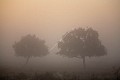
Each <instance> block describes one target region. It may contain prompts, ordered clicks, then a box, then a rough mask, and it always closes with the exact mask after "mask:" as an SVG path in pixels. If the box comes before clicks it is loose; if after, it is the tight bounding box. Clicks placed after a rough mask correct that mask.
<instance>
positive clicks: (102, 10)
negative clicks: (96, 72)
mask: <svg viewBox="0 0 120 80" xmlns="http://www.w3.org/2000/svg"><path fill="white" fill-rule="evenodd" d="M0 5H1V6H0V12H1V14H0V17H1V18H0V20H1V23H0V24H1V26H0V31H1V32H0V34H1V35H0V37H1V45H2V48H1V49H2V50H3V52H2V53H1V55H2V58H1V59H2V61H3V62H4V63H3V62H2V64H4V65H14V64H15V63H16V64H24V61H25V59H24V58H17V57H15V53H14V50H13V48H12V45H13V44H14V43H15V41H19V40H20V39H21V37H22V36H24V35H27V34H35V35H36V36H37V37H39V38H40V39H44V40H45V41H46V44H47V45H48V46H49V48H51V47H52V46H54V44H56V43H57V41H59V40H60V39H61V36H62V35H63V34H65V33H66V32H69V31H70V30H72V29H73V28H76V27H83V28H86V27H92V28H93V29H95V30H97V31H98V32H99V37H100V40H101V41H102V43H103V44H104V45H105V47H106V48H107V51H108V55H106V56H104V57H100V58H90V59H89V58H87V64H88V65H93V66H95V65H96V64H99V65H100V66H102V65H103V64H106V63H107V64H106V65H110V64H117V63H118V62H119V60H120V59H119V57H120V54H119V52H120V50H119V47H120V36H119V34H120V1H119V0H1V1H0ZM52 53H53V54H49V55H48V56H47V57H45V58H44V59H43V58H42V60H43V61H42V60H41V58H32V59H31V66H32V65H33V64H34V65H37V67H39V66H41V65H40V64H42V65H43V66H44V67H45V66H51V67H53V65H52V64H54V67H55V68H56V67H59V66H60V65H64V67H65V66H70V65H71V68H73V67H75V66H73V64H74V65H76V67H78V63H79V65H81V64H82V60H81V59H69V58H63V57H61V56H57V55H56V54H54V51H53V52H52ZM44 61H46V63H47V64H44V63H45V62H44ZM80 61H81V62H80ZM43 62H44V63H43ZM55 64H56V66H55ZM17 66H18V65H17ZM93 66H92V67H93ZM60 68H62V66H61V67H60Z"/></svg>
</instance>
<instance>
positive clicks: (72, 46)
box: [58, 28, 107, 68]
mask: <svg viewBox="0 0 120 80" xmlns="http://www.w3.org/2000/svg"><path fill="white" fill-rule="evenodd" d="M58 48H59V49H60V51H59V52H58V54H60V55H64V56H67V57H77V58H82V59H83V65H84V68H85V67H86V65H85V57H87V56H88V57H94V56H95V57H96V56H104V55H105V54H106V53H107V52H106V49H105V47H104V46H103V45H102V43H101V41H100V40H99V35H98V32H97V31H95V30H93V29H92V28H87V29H84V28H78V29H74V30H72V31H70V32H69V33H66V34H65V35H64V36H63V37H62V41H60V42H59V43H58Z"/></svg>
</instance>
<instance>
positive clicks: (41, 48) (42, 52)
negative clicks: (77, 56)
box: [13, 34, 48, 64]
mask: <svg viewBox="0 0 120 80" xmlns="http://www.w3.org/2000/svg"><path fill="white" fill-rule="evenodd" d="M13 48H14V50H15V53H16V56H22V57H25V58H27V62H26V64H27V63H28V61H29V59H30V57H32V56H33V57H42V56H46V55H47V54H48V48H47V46H46V45H45V41H44V40H41V39H39V38H37V37H36V36H35V35H30V34H29V35H26V36H24V37H22V39H21V40H20V41H19V42H17V43H16V42H15V44H14V45H13Z"/></svg>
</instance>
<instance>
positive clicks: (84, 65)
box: [83, 57, 86, 70]
mask: <svg viewBox="0 0 120 80" xmlns="http://www.w3.org/2000/svg"><path fill="white" fill-rule="evenodd" d="M83 67H84V70H85V69H86V63H85V57H83Z"/></svg>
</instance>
